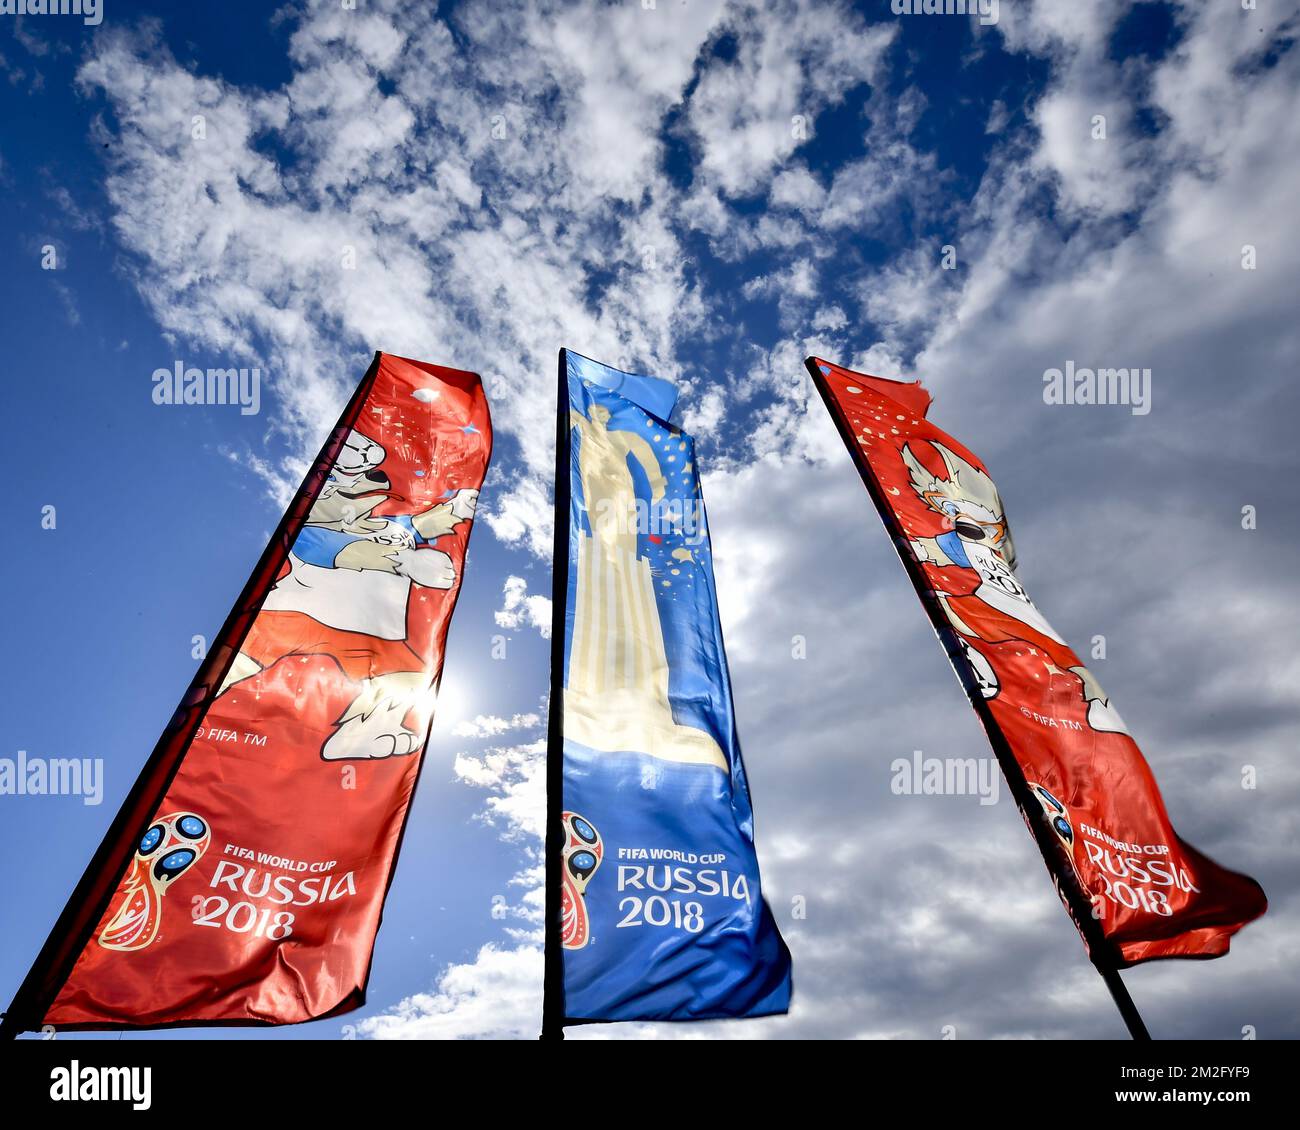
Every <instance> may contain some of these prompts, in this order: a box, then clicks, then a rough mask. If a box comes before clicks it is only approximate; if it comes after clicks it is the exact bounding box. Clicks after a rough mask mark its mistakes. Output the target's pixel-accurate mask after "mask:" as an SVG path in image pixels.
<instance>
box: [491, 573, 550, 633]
mask: <svg viewBox="0 0 1300 1130" xmlns="http://www.w3.org/2000/svg"><path fill="white" fill-rule="evenodd" d="M502 598H503V600H504V604H503V605H502V606H501V608H499V609H498V610H497V611H496V613H494V615H495V618H496V622H497V626H498V627H501V628H521V627H527V628H536V629H537V630H538V632H539V633H541V637H542V639H544V640H549V639H550V638H551V598H550V597H549V596H538V595H537V594H534V595H532V596H529V595H528V582H527V581H526V580H524V578H523V577H513V576H512V577H507V578H506V583H505V587H504V589H503V590H502Z"/></svg>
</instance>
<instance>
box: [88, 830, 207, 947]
mask: <svg viewBox="0 0 1300 1130" xmlns="http://www.w3.org/2000/svg"><path fill="white" fill-rule="evenodd" d="M211 838H212V832H211V830H210V829H209V828H208V822H207V821H206V820H204V819H203V818H202V817H201V816H195V815H194V813H192V812H175V813H173V814H172V815H171V816H163V817H160V818H159V819H158V820H155V821H154V822H153V823H152V824H151V825H149V830H148V831H147V832H145V834H144V835H143V836H141V837H140V843H139V844H138V845H137V846H136V849H135V856H134V858H133V859H132V860H131V869H130V870H129V871H128V872H127V876H126V882H125V883H124V884H123V885H122V902H121V903H120V905H119V906H118V908H117V913H116V914H114V915H113V917H112V918H110V919H109V921H108V925H107V926H105V927H104V929H103V930H102V931H101V932H100V935H99V944H100V945H101V946H103V947H104V948H105V949H110V950H126V951H130V950H142V949H144V948H145V947H146V946H148V945H149V944H150V943H151V942H152V941H153V940H154V938H156V937H157V936H158V928H159V927H160V926H161V925H162V900H163V895H165V894H166V893H167V889H168V888H169V887H170V886H171V885H172V883H174V882H175V881H176V880H177V879H179V878H180V877H181V876H182V875H184V874H185V872H186V871H188V870H189V869H190V868H191V867H193V866H194V864H196V863H197V862H198V861H199V859H200V858H201V857H202V855H203V853H204V852H205V851H207V850H208V842H209V840H211Z"/></svg>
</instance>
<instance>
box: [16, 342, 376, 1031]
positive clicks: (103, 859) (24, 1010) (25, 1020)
mask: <svg viewBox="0 0 1300 1130" xmlns="http://www.w3.org/2000/svg"><path fill="white" fill-rule="evenodd" d="M380 357H381V354H380V353H378V352H376V353H375V356H374V359H373V360H372V361H371V362H370V367H369V368H368V369H367V370H366V375H365V376H364V377H363V378H362V379H361V383H360V384H359V385H357V388H356V391H355V392H354V393H353V394H352V398H351V399H350V400H349V401H348V405H347V407H346V408H345V409H344V410H343V415H342V416H341V417H340V418H339V421H338V423H337V424H335V425H334V427H333V428H332V429H331V430H330V433H329V435H328V436H327V437H326V439H325V443H324V445H323V446H322V447H321V450H320V453H319V454H318V455H317V456H316V460H315V462H313V463H312V465H311V467H310V468H309V469H308V471H307V475H306V477H305V478H304V479H303V483H302V486H301V487H299V488H298V493H297V494H296V495H295V496H294V499H293V501H292V502H291V503H290V504H289V506H288V508H287V509H286V510H285V512H284V514H283V516H282V517H281V518H280V523H279V525H278V526H277V527H276V529H275V533H274V534H272V535H271V540H270V541H269V542H268V543H267V545H266V548H265V549H264V550H263V551H262V556H261V557H260V558H259V559H258V562H257V565H256V566H255V567H254V569H253V572H252V575H251V576H250V577H249V578H248V581H247V582H246V583H245V585H244V589H243V591H242V592H241V593H240V594H239V599H238V600H236V601H235V605H234V607H233V608H232V609H231V610H230V614H229V615H228V616H227V617H226V620H225V623H223V624H222V626H221V630H220V631H219V632H218V633H217V635H216V638H215V639H214V640H213V646H212V647H211V648H210V649H209V651H208V653H207V656H206V658H205V659H204V661H203V663H202V665H201V666H200V667H199V670H198V672H197V673H196V674H195V676H194V679H193V681H192V682H191V683H190V686H189V690H187V691H186V692H185V697H184V698H183V699H181V704H180V706H179V707H178V708H177V710H176V713H175V714H174V715H173V717H172V719H171V721H170V722H169V723H168V725H167V727H166V728H165V729H164V730H163V733H162V736H161V737H160V738H159V739H158V742H157V744H156V745H155V746H154V749H153V752H152V753H151V754H150V755H149V759H148V760H147V761H146V762H145V764H144V767H143V768H142V769H141V770H140V775H139V776H138V777H137V778H136V780H135V784H134V785H132V786H131V791H130V792H129V793H127V796H126V799H125V800H124V801H123V802H122V807H121V808H120V809H118V812H117V815H116V816H115V817H114V818H113V823H112V824H110V825H109V828H108V831H107V832H106V833H105V834H104V838H103V840H102V841H101V842H100V845H99V847H98V848H97V849H96V850H95V854H94V855H93V856H92V857H91V860H90V863H89V864H88V865H87V866H86V870H85V872H84V873H83V874H82V876H81V879H80V880H79V881H78V883H77V885H76V887H75V888H73V891H72V894H71V896H69V898H68V902H67V905H66V906H64V908H63V912H62V913H61V914H60V915H59V917H58V920H57V921H56V922H55V924H54V928H53V929H52V930H51V931H50V934H49V937H47V938H46V939H45V944H44V945H43V946H42V947H41V951H40V953H39V954H37V955H36V960H35V961H34V962H33V963H32V967H31V969H29V970H28V971H27V976H26V977H25V978H23V983H22V984H21V985H20V986H19V987H18V991H17V992H16V993H15V994H14V998H13V1001H12V1002H11V1003H10V1005H9V1008H8V1009H7V1010H6V1011H5V1013H4V1015H3V1017H0V1039H9V1040H12V1039H15V1038H16V1037H17V1036H18V1033H19V1032H24V1031H27V1030H28V1029H32V1028H35V1027H36V1026H37V1025H39V1024H40V1022H41V1020H42V1018H43V1017H44V1016H45V1014H46V1012H48V1011H49V1007H50V1005H51V1004H52V1003H53V1002H54V998H55V997H56V996H57V995H58V992H59V990H60V989H61V988H62V987H63V984H64V982H65V981H67V979H68V977H69V976H70V975H71V973H72V969H73V966H74V965H75V964H76V961H77V958H78V957H79V956H80V955H81V951H82V950H84V949H85V948H86V946H87V945H88V944H89V942H90V938H91V935H92V934H93V933H94V931H95V927H96V926H97V925H98V924H99V921H100V919H101V918H103V916H104V912H105V911H106V910H107V909H108V905H109V903H110V902H111V901H112V899H113V895H114V894H116V893H117V888H118V885H119V884H120V883H121V881H122V876H123V875H124V874H125V873H126V868H127V864H129V863H130V862H131V856H132V855H133V854H134V852H135V845H136V844H137V843H138V842H139V839H140V835H141V833H142V832H143V831H144V829H145V828H146V827H147V826H148V821H150V820H152V819H153V816H154V814H155V813H156V812H157V810H158V806H159V805H160V804H161V803H162V801H163V798H164V797H165V796H166V795H167V790H168V789H169V788H170V787H171V783H172V780H173V779H174V778H175V776H176V773H177V772H178V771H179V769H180V767H181V762H182V761H183V760H184V758H185V754H186V752H187V751H188V750H189V747H190V743H191V742H192V741H193V740H194V735H195V733H197V732H198V728H199V724H200V723H201V722H202V721H203V718H204V716H205V715H206V713H207V708H208V704H209V703H210V702H211V701H212V699H213V698H215V697H216V691H217V688H218V687H220V686H221V683H222V680H223V679H225V677H226V672H227V671H228V670H229V669H230V665H231V664H232V663H233V662H234V660H235V655H236V653H237V652H238V651H239V648H240V646H241V645H242V644H243V642H244V637H245V636H246V635H247V634H248V630H249V628H251V627H252V623H253V619H254V617H255V615H256V613H257V609H258V607H259V606H260V605H261V603H262V600H263V598H264V597H265V595H266V591H265V590H266V589H267V588H268V587H269V585H270V584H271V583H272V582H274V581H275V578H276V575H277V574H278V572H279V570H280V567H281V566H282V565H283V564H284V562H285V560H286V558H287V557H288V554H289V547H290V546H291V545H293V541H294V538H296V537H297V535H298V531H299V530H300V529H301V528H302V525H303V523H304V521H306V517H307V511H308V510H310V509H311V504H312V503H313V502H314V501H315V498H316V495H317V494H318V493H319V492H320V488H321V486H322V484H323V483H324V481H325V477H326V476H327V475H328V474H329V472H330V468H331V467H332V466H333V465H334V460H335V459H336V458H337V457H338V453H339V450H340V448H342V446H343V443H344V441H345V440H346V439H347V437H348V433H349V432H350V431H351V430H352V425H353V424H354V423H355V422H356V418H357V416H358V415H360V413H361V406H362V404H363V403H364V402H365V399H366V397H367V396H368V395H369V394H370V388H371V386H372V385H373V384H374V380H375V375H376V374H377V373H378V372H379V359H380Z"/></svg>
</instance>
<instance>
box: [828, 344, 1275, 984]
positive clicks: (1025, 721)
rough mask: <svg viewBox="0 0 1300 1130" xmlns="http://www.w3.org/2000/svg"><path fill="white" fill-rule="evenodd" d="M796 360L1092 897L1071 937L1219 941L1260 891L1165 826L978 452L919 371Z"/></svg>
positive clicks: (1147, 773) (1161, 947)
mask: <svg viewBox="0 0 1300 1130" xmlns="http://www.w3.org/2000/svg"><path fill="white" fill-rule="evenodd" d="M808 370H809V372H810V373H811V375H812V377H813V380H814V381H815V382H816V384H817V386H818V388H819V391H821V393H822V396H823V398H824V399H825V401H826V403H827V406H828V408H829V409H830V411H831V414H832V416H833V418H834V419H835V422H836V424H837V426H838V427H839V430H840V434H841V435H842V436H843V438H844V441H845V444H846V445H847V446H848V448H849V451H850V453H851V454H852V457H853V460H854V462H855V464H856V465H857V467H858V470H859V472H860V473H861V475H862V478H863V481H864V483H865V484H866V486H867V489H868V491H869V492H870V493H871V496H872V499H873V501H874V502H875V503H876V506H877V509H878V510H879V511H880V514H881V517H882V518H883V519H884V521H885V524H886V527H887V528H888V529H889V531H890V533H891V534H892V535H893V536H894V539H895V543H896V545H897V546H898V549H899V553H900V555H902V556H903V560H904V564H905V565H906V566H907V567H908V572H909V573H910V574H911V575H912V579H913V581H914V583H915V584H916V585H917V589H918V593H919V595H920V596H921V599H922V601H923V602H924V603H925V604H926V607H927V610H928V611H929V612H930V613H931V619H932V621H933V622H934V623H935V626H936V629H937V630H938V631H939V634H940V638H941V639H942V640H943V642H944V644H945V647H946V648H947V650H948V653H949V656H950V658H951V659H952V662H953V665H954V667H955V668H956V669H957V673H958V675H959V677H960V678H961V680H962V683H963V685H964V686H965V687H966V689H967V692H968V693H969V694H970V696H971V701H972V703H973V704H974V705H975V707H976V709H977V711H978V712H979V713H980V715H981V718H982V720H983V721H984V724H985V728H986V730H987V731H988V733H989V737H990V739H991V740H992V741H993V744H994V747H995V750H999V756H1000V758H1001V759H1002V760H1003V767H1004V769H1008V768H1009V770H1010V771H1009V772H1008V779H1009V780H1010V779H1011V777H1012V776H1013V775H1016V770H1017V767H1018V771H1019V774H1018V775H1019V776H1020V777H1021V780H1020V781H1019V782H1016V781H1012V785H1013V792H1016V793H1017V799H1018V801H1020V802H1021V806H1022V811H1024V813H1025V816H1026V819H1027V820H1036V821H1039V822H1040V823H1042V822H1045V823H1046V826H1047V828H1048V829H1050V835H1048V836H1044V837H1043V838H1042V839H1041V840H1040V844H1042V843H1046V844H1049V845H1051V849H1052V850H1051V851H1050V852H1049V853H1046V854H1047V857H1048V861H1049V866H1051V867H1052V868H1053V871H1054V874H1055V877H1056V878H1057V880H1058V882H1060V883H1062V885H1063V886H1064V885H1068V884H1074V885H1075V887H1076V889H1077V890H1081V892H1082V896H1083V899H1084V900H1086V902H1084V903H1083V904H1082V905H1083V906H1085V907H1086V906H1087V905H1088V904H1091V914H1090V917H1091V918H1092V919H1094V920H1095V922H1096V923H1097V925H1098V926H1099V932H1098V931H1096V930H1095V929H1093V928H1091V927H1090V928H1089V929H1088V930H1084V931H1083V932H1084V936H1085V942H1086V941H1087V938H1088V936H1089V934H1090V933H1091V934H1092V935H1093V936H1094V938H1096V937H1100V938H1101V939H1102V940H1103V942H1104V944H1105V945H1107V946H1110V947H1113V952H1112V953H1111V954H1110V955H1094V956H1103V957H1104V956H1109V957H1110V958H1111V959H1112V960H1113V962H1114V963H1115V964H1116V965H1118V966H1128V965H1136V964H1138V963H1139V962H1143V961H1150V960H1152V959H1155V958H1165V957H1217V956H1219V955H1221V954H1224V953H1226V952H1227V950H1228V943H1229V939H1230V938H1231V936H1232V935H1233V934H1234V933H1236V932H1237V931H1238V930H1239V929H1241V927H1242V926H1244V925H1245V924H1246V923H1247V922H1250V921H1251V920H1252V919H1254V918H1257V917H1259V915H1261V914H1263V913H1264V910H1265V908H1266V906H1267V903H1266V900H1265V898H1264V892H1263V891H1262V890H1261V889H1260V887H1259V885H1258V884H1257V883H1256V882H1255V881H1254V880H1253V879H1250V878H1247V877H1246V876H1244V875H1239V874H1237V873H1235V872H1232V871H1228V870H1226V869H1224V868H1222V867H1220V866H1219V865H1218V864H1216V863H1214V862H1213V861H1212V860H1210V859H1208V858H1206V857H1205V856H1204V855H1202V854H1201V853H1200V852H1198V851H1197V850H1196V849H1195V848H1193V847H1192V846H1191V845H1190V844H1187V843H1185V842H1184V841H1182V840H1180V839H1179V838H1178V836H1177V834H1176V833H1175V832H1174V829H1173V826H1172V825H1171V824H1170V822H1169V817H1168V815H1167V813H1166V812H1165V806H1164V802H1163V801H1162V800H1161V797H1160V791H1159V789H1158V788H1157V787H1156V782H1155V777H1154V776H1153V775H1152V773H1151V769H1150V767H1149V766H1148V765H1147V763H1146V760H1145V759H1144V758H1143V756H1142V752H1141V750H1139V749H1138V746H1137V743H1136V742H1134V740H1133V738H1132V737H1131V736H1130V735H1129V733H1128V730H1127V728H1126V727H1125V725H1124V722H1123V719H1122V718H1121V717H1120V715H1119V713H1118V711H1117V710H1116V709H1115V706H1114V704H1113V703H1112V702H1111V700H1110V698H1109V696H1108V695H1107V694H1106V692H1105V691H1104V690H1103V689H1102V687H1101V685H1100V683H1099V682H1098V680H1097V678H1096V676H1095V675H1094V674H1093V672H1091V671H1090V670H1089V669H1088V668H1087V667H1085V666H1084V664H1083V663H1082V662H1081V661H1080V659H1079V657H1078V656H1077V655H1076V654H1075V653H1074V652H1073V651H1072V650H1071V649H1070V647H1069V646H1068V645H1067V644H1066V643H1065V642H1064V640H1062V639H1061V637H1060V636H1059V635H1058V634H1057V633H1056V631H1055V630H1054V629H1053V628H1052V626H1051V625H1050V624H1049V623H1048V622H1047V620H1046V619H1045V618H1044V617H1043V615H1042V613H1040V612H1039V611H1038V609H1037V608H1036V607H1035V606H1034V604H1033V603H1032V601H1031V600H1030V598H1029V596H1028V594H1027V593H1026V592H1025V590H1024V587H1023V586H1022V585H1021V583H1020V581H1019V579H1018V577H1017V575H1016V572H1015V566H1016V556H1015V548H1014V544H1013V541H1012V537H1011V531H1010V529H1009V528H1008V526H1007V521H1006V515H1005V513H1004V511H1003V506H1002V499H1001V497H1000V495H999V494H998V491H997V488H996V486H995V485H994V483H993V481H992V479H991V478H990V477H989V475H988V471H987V469H986V468H985V467H984V465H983V463H981V462H980V460H979V459H978V458H977V457H976V456H975V455H974V454H972V453H971V452H970V451H969V450H967V448H965V447H964V446H962V444H960V443H958V442H957V441H956V440H955V439H953V438H952V437H951V436H949V435H947V434H946V433H945V432H942V431H940V430H939V429H938V428H937V427H935V426H934V425H933V424H931V423H930V422H929V421H928V420H926V419H925V414H926V411H927V410H928V408H929V405H930V394H929V393H928V392H926V391H925V390H924V389H923V388H922V387H921V385H920V383H919V382H913V383H910V384H906V383H902V382H899V381H890V380H884V379H882V378H880V377H873V376H868V375H867V374H865V373H855V372H853V371H852V370H849V369H844V368H841V367H840V366H838V365H833V364H831V363H830V362H827V361H823V360H820V359H819V358H810V359H809V360H808ZM1004 752H1005V753H1009V754H1010V756H1011V757H1012V758H1013V759H1014V761H1013V763H1011V764H1010V766H1008V763H1007V761H1006V759H1005V758H1004V757H1003V753H1004ZM1036 834H1038V833H1036ZM1085 913H1086V912H1085ZM1077 917H1078V916H1076V918H1077Z"/></svg>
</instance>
